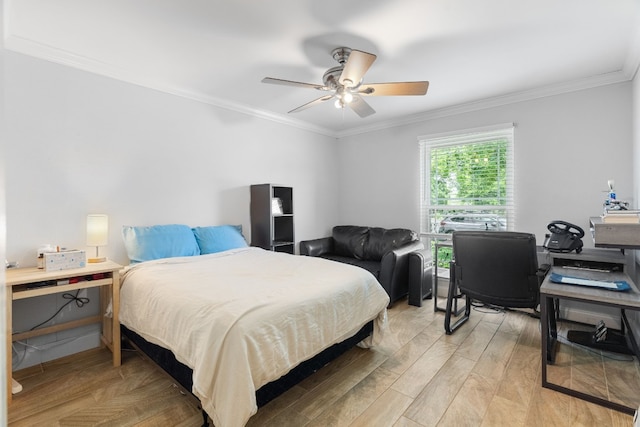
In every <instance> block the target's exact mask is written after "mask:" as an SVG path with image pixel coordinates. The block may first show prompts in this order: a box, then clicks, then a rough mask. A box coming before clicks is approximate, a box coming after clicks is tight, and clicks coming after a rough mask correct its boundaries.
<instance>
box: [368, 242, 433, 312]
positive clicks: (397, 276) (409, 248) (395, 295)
mask: <svg viewBox="0 0 640 427" xmlns="http://www.w3.org/2000/svg"><path fill="white" fill-rule="evenodd" d="M420 249H424V245H423V244H422V242H420V241H415V242H411V243H407V244H406V245H403V246H400V247H399V248H397V249H394V250H392V251H389V252H387V253H386V254H384V256H383V257H382V260H381V261H380V276H379V278H378V280H379V281H380V284H381V285H382V287H383V288H384V289H385V291H387V294H389V297H390V298H391V303H393V302H394V301H395V300H397V299H399V298H401V297H403V296H405V295H407V292H408V290H409V254H410V253H411V252H413V251H417V250H420Z"/></svg>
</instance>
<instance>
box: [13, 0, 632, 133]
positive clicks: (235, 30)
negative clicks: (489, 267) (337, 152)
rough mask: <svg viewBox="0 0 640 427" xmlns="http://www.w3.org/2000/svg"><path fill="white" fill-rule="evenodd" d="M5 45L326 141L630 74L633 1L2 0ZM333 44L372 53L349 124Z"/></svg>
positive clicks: (626, 78)
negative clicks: (337, 93)
mask: <svg viewBox="0 0 640 427" xmlns="http://www.w3.org/2000/svg"><path fill="white" fill-rule="evenodd" d="M4 7H5V9H4V18H5V48H7V49H9V50H13V51H17V52H21V53H25V54H28V55H33V56H37V57H40V58H44V59H47V60H51V61H54V62H59V63H63V64H66V65H69V66H72V67H76V68H80V69H83V70H87V71H91V72H95V73H98V74H102V75H106V76H110V77H114V78H117V79H120V80H124V81H128V82H132V83H135V84H139V85H142V86H146V87H150V88H154V89H158V90H162V91H165V92H169V93H173V94H177V95H180V96H186V97H189V98H193V99H198V100H200V101H203V102H207V103H211V104H214V105H218V106H222V107H225V108H230V109H233V110H236V111H241V112H245V113H248V114H251V115H255V116H259V117H264V118H268V119H271V120H276V121H280V122H284V123H287V124H291V125H293V126H298V127H301V128H306V129H310V130H313V131H317V132H320V133H324V134H327V135H332V136H343V135H348V134H352V133H358V132H365V131H368V130H373V129H379V128H384V127H389V126H393V125H397V124H402V123H408V122H411V121H417V120H424V119H425V118H430V117H435V116H442V115H446V114H451V113H454V112H460V111H469V110H473V109H478V108H484V107H486V106H491V105H500V104H504V103H507V102H513V101H517V100H521V99H531V98H536V97H540V96H546V95H551V94H555V93H562V92H566V91H571V90H576V89H582V88H588V87H595V86H599V85H603V84H609V83H615V82H621V81H628V80H631V79H632V78H633V77H634V75H635V73H636V71H637V69H638V64H639V63H640V33H639V32H638V29H639V28H640V0H562V1H558V0H393V1H391V0H355V1H349V0H323V1H317V0H263V1H258V0H252V1H249V0H233V1H231V0H228V1H221V0H179V1H178V0H94V1H86V0H19V1H17V0H5V2H4ZM340 46H346V47H350V48H353V49H358V50H362V51H365V52H370V53H373V54H375V55H377V60H376V61H375V62H374V63H373V65H372V66H371V68H370V69H369V71H368V72H367V73H366V74H365V77H364V81H365V83H381V82H387V81H391V82H397V81H416V80H428V81H429V82H430V86H429V90H428V92H427V94H426V96H398V97H368V98H367V102H368V103H369V104H370V105H371V106H372V107H373V108H374V109H375V110H376V114H374V115H372V116H369V117H366V118H364V119H363V118H360V117H358V116H357V115H356V114H355V113H354V112H353V111H351V110H349V109H345V110H341V109H336V108H335V107H334V105H333V103H332V102H325V103H322V104H321V105H319V106H315V107H312V108H309V109H306V110H304V111H300V112H297V113H293V114H287V112H288V111H289V110H292V109H293V108H295V107H298V106H300V105H302V104H305V103H307V102H309V101H312V100H313V99H315V98H318V97H319V96H321V95H322V93H319V92H317V91H315V90H312V89H308V88H299V87H288V86H279V85H270V84H264V83H261V80H262V78H263V77H266V76H269V77H275V78H280V79H287V80H295V81H300V82H308V83H313V84H321V83H322V75H323V74H324V72H325V71H326V70H327V69H328V68H330V67H333V66H336V65H338V64H337V62H335V60H334V59H333V58H332V57H331V51H332V50H333V49H334V48H336V47H340Z"/></svg>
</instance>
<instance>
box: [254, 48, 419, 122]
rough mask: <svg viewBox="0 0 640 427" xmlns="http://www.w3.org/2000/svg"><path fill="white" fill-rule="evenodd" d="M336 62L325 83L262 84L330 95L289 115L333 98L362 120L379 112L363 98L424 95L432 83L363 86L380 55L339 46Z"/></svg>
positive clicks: (269, 80) (276, 81)
mask: <svg viewBox="0 0 640 427" xmlns="http://www.w3.org/2000/svg"><path fill="white" fill-rule="evenodd" d="M331 55H332V56H333V59H335V60H336V61H338V63H340V65H338V66H337V67H333V68H329V69H328V70H327V71H326V72H325V73H324V75H323V76H322V81H323V83H324V84H322V85H319V84H313V83H302V82H296V81H292V80H282V79H276V78H273V77H265V78H264V79H262V83H270V84H276V85H285V86H297V87H304V88H308V89H316V90H319V91H322V92H328V93H327V94H326V95H323V96H321V97H320V98H318V99H315V100H313V101H311V102H308V103H306V104H304V105H301V106H299V107H298V108H294V109H293V110H291V111H289V113H296V112H298V111H302V110H306V109H307V108H309V107H313V106H314V105H319V104H321V103H323V102H325V101H329V100H330V99H335V106H336V108H345V107H347V106H348V107H350V108H351V109H352V110H353V111H355V112H356V113H357V114H358V115H359V116H360V117H367V116H370V115H371V114H373V113H375V110H374V109H373V108H371V106H370V105H369V104H367V102H366V101H365V100H364V99H363V98H362V97H363V96H396V95H424V94H426V93H427V89H428V87H429V82H427V81H422V82H396V83H368V84H367V83H363V82H362V78H363V76H364V74H365V73H366V72H367V70H369V67H371V64H373V61H375V60H376V55H374V54H372V53H367V52H363V51H360V50H356V49H350V48H348V47H339V48H336V49H334V50H333V51H332V52H331Z"/></svg>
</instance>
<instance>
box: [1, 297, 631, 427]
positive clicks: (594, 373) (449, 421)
mask: <svg viewBox="0 0 640 427" xmlns="http://www.w3.org/2000/svg"><path fill="white" fill-rule="evenodd" d="M443 322H444V315H443V314H442V313H434V312H433V303H432V302H431V301H429V300H427V301H425V304H423V307H420V308H418V307H412V306H409V305H407V303H406V300H404V301H402V300H401V301H399V302H397V303H396V304H394V306H393V307H392V308H391V309H390V310H389V331H388V332H387V334H386V335H385V338H384V340H383V343H382V345H380V346H379V347H377V348H375V349H371V350H364V349H360V348H354V349H352V350H350V351H348V352H347V353H345V354H344V355H342V356H341V357H339V358H338V359H337V360H335V361H334V362H332V363H331V364H329V365H327V366H325V367H324V368H322V369H321V370H319V371H318V372H316V373H315V374H314V375H312V376H311V377H309V378H307V379H306V380H304V381H303V382H301V383H300V384H298V385H297V386H295V387H293V388H292V389H290V390H289V391H287V392H285V393H284V394H283V395H281V396H280V397H278V398H277V399H275V400H273V401H272V402H270V403H269V404H267V405H266V406H264V407H262V408H260V410H259V411H258V413H257V414H256V415H254V416H253V417H252V418H251V420H250V421H249V423H248V425H249V426H252V427H255V426H277V427H283V426H284V427H286V426H292V427H302V426H305V427H316V426H345V427H355V426H367V427H369V426H383V427H386V426H389V427H427V426H631V425H632V417H631V416H629V415H625V414H622V413H620V412H616V411H613V410H609V409H606V408H603V407H601V406H598V405H594V404H591V403H587V402H585V401H582V400H580V399H576V398H572V397H570V396H567V395H564V394H561V393H558V392H554V391H551V390H547V389H543V388H542V387H541V386H540V384H541V374H540V368H541V366H540V365H541V360H540V327H539V321H538V320H537V319H535V318H533V317H530V316H527V315H526V314H522V313H518V312H506V313H504V312H503V313H494V312H491V311H486V310H484V311H475V310H474V311H473V312H472V314H471V319H470V321H469V322H467V324H466V325H464V326H463V327H462V328H461V329H459V330H458V331H456V332H455V333H454V334H453V335H450V336H448V335H446V334H445V333H444V327H443ZM561 326H563V327H564V325H562V324H561ZM571 326H573V325H571ZM561 334H562V330H561ZM548 372H549V378H550V379H551V380H553V381H554V382H557V383H560V384H564V385H568V386H571V387H574V388H577V389H581V390H588V391H589V392H590V393H595V394H598V395H601V396H605V397H607V398H609V399H611V400H613V401H616V402H621V403H624V404H626V405H629V406H632V407H636V406H638V405H639V404H640V368H639V365H638V361H637V360H635V358H630V357H627V356H620V357H619V356H609V355H605V357H603V356H602V355H601V354H600V353H594V352H593V351H591V350H585V349H583V348H580V347H577V346H574V345H571V344H566V343H565V344H562V345H560V348H559V353H558V357H557V363H556V364H555V365H553V366H549V371H548ZM14 377H15V378H16V379H17V380H18V381H20V382H21V383H22V385H23V387H24V390H23V391H22V392H21V393H19V394H17V395H15V396H14V398H13V403H12V404H11V405H10V407H9V423H10V424H9V425H11V426H182V427H189V426H194V427H199V426H201V425H202V418H201V414H200V411H199V409H198V402H197V400H196V399H195V398H193V397H192V396H191V395H190V394H188V393H184V391H182V390H181V389H180V388H179V387H178V386H176V385H175V384H174V382H173V381H172V380H171V379H170V378H169V377H168V376H167V375H165V374H164V373H163V372H161V371H160V370H159V369H158V368H156V367H155V366H154V365H152V364H151V363H150V362H148V361H147V360H146V359H143V358H142V357H141V356H140V355H138V354H137V353H135V352H131V351H126V352H124V354H123V363H122V366H121V367H119V368H114V367H113V366H111V355H110V353H109V352H108V350H106V349H95V350H90V351H87V352H83V353H79V354H76V355H73V356H69V357H66V358H63V359H59V360H56V361H52V362H48V363H45V364H43V365H41V366H37V367H32V368H28V369H25V370H22V371H19V372H15V373H14Z"/></svg>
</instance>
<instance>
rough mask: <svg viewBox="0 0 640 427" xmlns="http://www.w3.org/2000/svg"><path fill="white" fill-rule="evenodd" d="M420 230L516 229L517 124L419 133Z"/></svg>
mask: <svg viewBox="0 0 640 427" xmlns="http://www.w3.org/2000/svg"><path fill="white" fill-rule="evenodd" d="M419 141H420V154H421V221H422V224H421V234H422V235H423V236H434V235H438V234H440V235H441V234H448V233H451V232H453V231H456V230H492V231H496V230H513V229H514V227H515V218H514V200H513V199H514V191H513V182H514V175H513V145H514V144H513V125H512V124H506V125H498V126H492V127H490V128H482V129H474V130H468V131H462V132H460V133H455V134H444V135H443V134H440V135H433V136H424V137H420V138H419Z"/></svg>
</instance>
